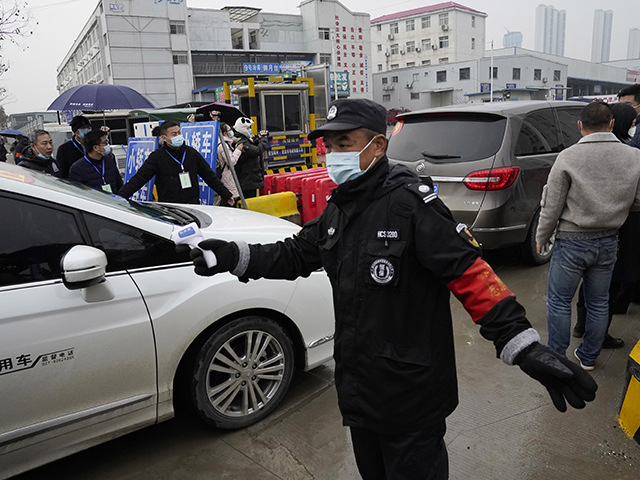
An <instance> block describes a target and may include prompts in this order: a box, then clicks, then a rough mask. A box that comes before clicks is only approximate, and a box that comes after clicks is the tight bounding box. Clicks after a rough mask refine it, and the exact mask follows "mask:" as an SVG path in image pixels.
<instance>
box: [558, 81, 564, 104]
mask: <svg viewBox="0 0 640 480" xmlns="http://www.w3.org/2000/svg"><path fill="white" fill-rule="evenodd" d="M556 87H559V88H556V100H564V89H563V88H562V87H563V85H562V84H557V85H556Z"/></svg>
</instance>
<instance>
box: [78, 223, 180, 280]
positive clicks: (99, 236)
mask: <svg viewBox="0 0 640 480" xmlns="http://www.w3.org/2000/svg"><path fill="white" fill-rule="evenodd" d="M83 215H84V219H85V223H86V224H87V228H88V229H89V235H90V236H91V242H92V244H93V246H94V247H96V248H99V249H101V250H103V251H104V252H105V253H106V254H107V261H108V264H107V272H117V271H121V270H127V269H129V270H130V269H134V268H142V267H153V266H160V265H171V264H175V263H183V262H189V261H191V260H190V258H189V254H188V253H184V254H180V255H179V254H177V253H176V250H175V245H174V243H173V242H171V241H170V240H166V239H164V238H160V237H157V236H155V235H152V234H150V233H148V232H145V231H144V230H140V229H138V228H135V227H131V226H129V225H125V224H122V223H119V222H115V221H113V220H109V219H107V218H104V217H100V216H97V215H92V214H87V213H85V214H83Z"/></svg>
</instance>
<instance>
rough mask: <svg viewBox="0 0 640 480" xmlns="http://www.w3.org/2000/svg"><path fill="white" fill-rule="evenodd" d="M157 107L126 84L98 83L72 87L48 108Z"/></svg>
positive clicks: (122, 108) (111, 108) (105, 108)
mask: <svg viewBox="0 0 640 480" xmlns="http://www.w3.org/2000/svg"><path fill="white" fill-rule="evenodd" d="M136 108H155V106H154V105H153V104H152V103H151V102H150V101H149V100H147V99H146V98H145V97H143V96H142V95H141V94H140V93H138V92H136V91H135V90H134V89H133V88H129V87H125V86H124V85H109V84H107V83H96V84H93V85H80V86H78V87H73V88H70V89H69V90H67V91H65V92H63V93H62V94H61V95H60V96H59V97H58V98H56V99H55V100H54V101H53V103H52V104H51V105H49V108H47V110H58V111H60V110H93V111H104V110H133V109H136Z"/></svg>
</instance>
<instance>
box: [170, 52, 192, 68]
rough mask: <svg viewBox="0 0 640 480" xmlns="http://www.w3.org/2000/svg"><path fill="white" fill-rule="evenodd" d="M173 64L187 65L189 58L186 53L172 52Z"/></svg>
mask: <svg viewBox="0 0 640 480" xmlns="http://www.w3.org/2000/svg"><path fill="white" fill-rule="evenodd" d="M173 64H174V65H188V64H189V60H188V57H187V54H186V53H174V54H173Z"/></svg>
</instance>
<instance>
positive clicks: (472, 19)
mask: <svg viewBox="0 0 640 480" xmlns="http://www.w3.org/2000/svg"><path fill="white" fill-rule="evenodd" d="M471 28H476V17H475V15H471Z"/></svg>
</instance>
